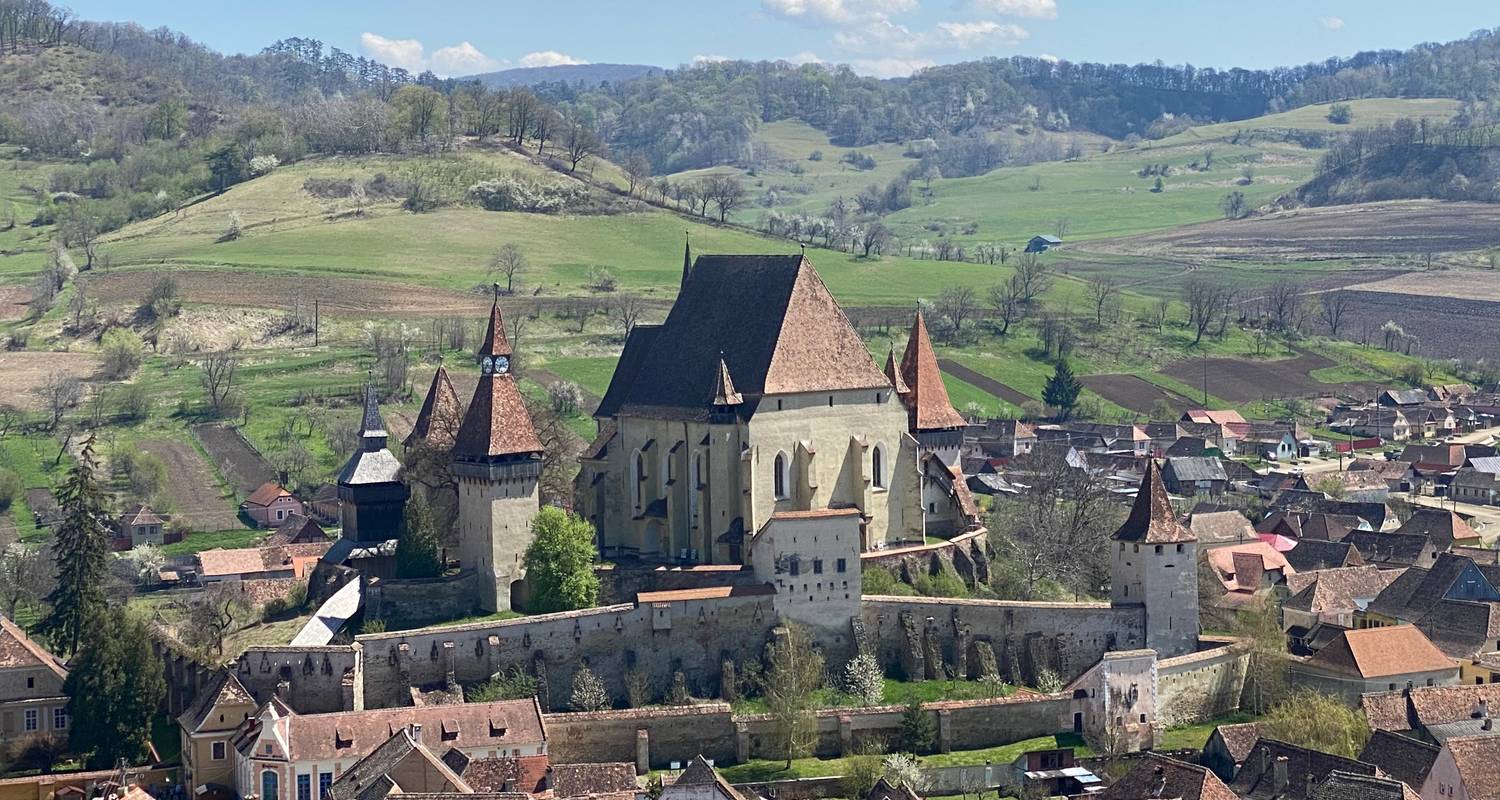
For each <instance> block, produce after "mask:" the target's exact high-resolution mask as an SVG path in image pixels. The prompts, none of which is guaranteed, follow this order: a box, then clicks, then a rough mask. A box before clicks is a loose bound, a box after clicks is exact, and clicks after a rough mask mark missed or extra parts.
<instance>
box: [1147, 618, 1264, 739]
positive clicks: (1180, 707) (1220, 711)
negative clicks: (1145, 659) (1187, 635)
mask: <svg viewBox="0 0 1500 800" xmlns="http://www.w3.org/2000/svg"><path fill="white" fill-rule="evenodd" d="M1202 641H1204V642H1212V643H1213V644H1214V646H1213V647H1211V648H1209V649H1206V650H1200V651H1198V652H1196V653H1189V654H1187V655H1185V656H1177V657H1176V658H1167V659H1162V660H1161V661H1158V662H1157V663H1156V674H1157V679H1156V680H1157V689H1156V691H1157V708H1158V709H1159V716H1158V718H1159V720H1160V722H1161V724H1162V725H1165V726H1172V725H1191V724H1194V723H1198V722H1207V721H1208V720H1211V719H1214V718H1216V717H1221V716H1224V715H1225V714H1228V713H1230V712H1232V711H1236V710H1238V709H1239V707H1240V695H1241V693H1242V692H1243V691H1244V689H1245V672H1246V670H1247V669H1249V664H1250V655H1249V653H1248V652H1247V651H1246V650H1245V648H1244V647H1242V646H1239V645H1237V644H1235V640H1233V639H1227V638H1224V639H1218V638H1216V639H1207V638H1205V639H1204V640H1202Z"/></svg>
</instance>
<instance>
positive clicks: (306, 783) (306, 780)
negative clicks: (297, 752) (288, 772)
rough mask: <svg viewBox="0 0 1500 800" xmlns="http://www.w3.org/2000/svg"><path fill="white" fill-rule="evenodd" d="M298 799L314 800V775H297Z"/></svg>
mask: <svg viewBox="0 0 1500 800" xmlns="http://www.w3.org/2000/svg"><path fill="white" fill-rule="evenodd" d="M297 800H312V776H311V775H307V774H302V775H298V776H297Z"/></svg>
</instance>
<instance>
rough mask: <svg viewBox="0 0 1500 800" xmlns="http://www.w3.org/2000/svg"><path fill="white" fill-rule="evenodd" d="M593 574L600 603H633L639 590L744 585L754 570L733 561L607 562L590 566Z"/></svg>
mask: <svg viewBox="0 0 1500 800" xmlns="http://www.w3.org/2000/svg"><path fill="white" fill-rule="evenodd" d="M594 575H596V576H597V577H598V578H599V603H600V605H614V604H616V603H633V602H635V596H636V595H637V594H640V593H641V592H667V591H676V590H680V589H706V588H710V587H716V586H747V585H750V584H754V583H756V582H757V581H756V579H755V573H754V572H752V571H751V570H750V569H749V568H747V567H742V566H739V565H737V564H736V565H722V564H715V565H698V566H690V567H669V566H662V565H655V566H647V565H644V564H625V565H616V564H607V565H599V566H596V567H594Z"/></svg>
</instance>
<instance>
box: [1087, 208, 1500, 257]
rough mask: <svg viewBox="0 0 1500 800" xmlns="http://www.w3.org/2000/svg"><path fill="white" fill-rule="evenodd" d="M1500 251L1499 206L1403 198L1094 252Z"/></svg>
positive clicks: (1203, 226) (1202, 227)
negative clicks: (1490, 248) (1489, 249)
mask: <svg viewBox="0 0 1500 800" xmlns="http://www.w3.org/2000/svg"><path fill="white" fill-rule="evenodd" d="M1496 246H1500V205H1494V204H1489V203H1445V202H1440V201H1437V200H1401V201H1392V202H1387V203H1364V204H1359V205H1348V206H1327V207H1323V208H1299V209H1295V210H1292V211H1280V212H1276V213H1273V214H1266V215H1264V216H1258V217H1249V218H1247V219H1240V220H1216V221H1214V222H1203V223H1198V224H1196V225H1184V226H1182V227H1180V228H1174V229H1172V230H1169V231H1163V232H1160V233H1151V234H1146V235H1143V236H1132V237H1129V238H1124V239H1110V240H1104V241H1098V242H1089V243H1088V244H1087V246H1086V248H1085V249H1087V250H1091V251H1100V252H1109V253H1125V254H1130V255H1157V256H1171V257H1176V258H1222V259H1231V260H1244V261H1257V262H1267V261H1277V260H1282V259H1296V260H1324V259H1354V258H1379V257H1386V256H1393V255H1422V254H1424V253H1451V252H1461V251H1469V250H1481V249H1485V248H1489V247H1496Z"/></svg>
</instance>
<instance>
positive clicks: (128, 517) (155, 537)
mask: <svg viewBox="0 0 1500 800" xmlns="http://www.w3.org/2000/svg"><path fill="white" fill-rule="evenodd" d="M166 525H167V518H166V517H163V516H162V515H160V514H157V513H156V512H155V511H154V510H152V508H151V506H147V505H136V506H133V507H131V508H130V510H128V511H126V512H125V513H123V514H121V515H120V516H118V517H115V519H114V524H113V526H112V527H113V532H114V535H113V537H112V538H111V540H110V547H111V549H113V550H115V551H125V550H129V549H131V548H133V547H138V546H140V545H143V544H151V545H157V546H161V545H163V544H167V543H168V542H169V541H181V540H182V535H181V534H169V533H167V531H166ZM168 536H172V538H171V539H170V540H169V539H168Z"/></svg>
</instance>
